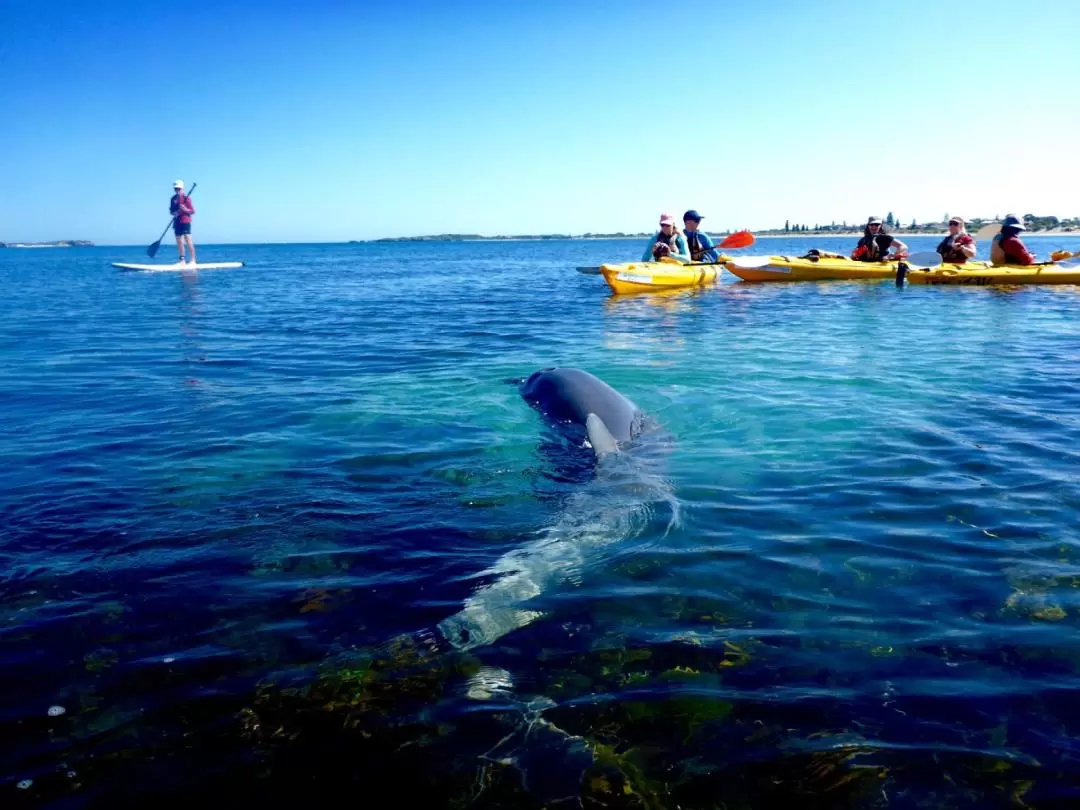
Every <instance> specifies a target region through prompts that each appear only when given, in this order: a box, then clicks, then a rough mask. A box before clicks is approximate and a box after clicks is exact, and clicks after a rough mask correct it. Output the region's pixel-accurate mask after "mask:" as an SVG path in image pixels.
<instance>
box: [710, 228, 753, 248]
mask: <svg viewBox="0 0 1080 810" xmlns="http://www.w3.org/2000/svg"><path fill="white" fill-rule="evenodd" d="M752 244H754V235H753V234H752V233H750V231H735V233H733V234H731V236H729V237H727V238H726V239H725V240H724V241H723V242H721V243H720V244H719V245H717V247H718V248H728V249H731V250H738V249H739V248H744V247H750V246H751V245H752Z"/></svg>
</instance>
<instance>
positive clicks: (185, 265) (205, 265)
mask: <svg viewBox="0 0 1080 810" xmlns="http://www.w3.org/2000/svg"><path fill="white" fill-rule="evenodd" d="M112 266H113V267H118V268H120V269H121V270H224V269H226V268H229V267H243V266H244V263H243V262H200V263H199V264H191V263H190V262H177V263H176V264H125V263H124V262H113V263H112Z"/></svg>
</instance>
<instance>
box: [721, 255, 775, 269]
mask: <svg viewBox="0 0 1080 810" xmlns="http://www.w3.org/2000/svg"><path fill="white" fill-rule="evenodd" d="M768 263H769V257H768V256H740V257H739V258H737V259H732V260H731V261H730V262H728V264H733V265H735V266H736V267H740V268H742V269H743V270H753V269H754V268H755V267H765V266H766V265H767V264H768Z"/></svg>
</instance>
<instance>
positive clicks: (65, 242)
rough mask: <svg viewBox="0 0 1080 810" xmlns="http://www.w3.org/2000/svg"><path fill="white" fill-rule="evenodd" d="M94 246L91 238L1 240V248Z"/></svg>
mask: <svg viewBox="0 0 1080 810" xmlns="http://www.w3.org/2000/svg"><path fill="white" fill-rule="evenodd" d="M6 247H8V248H48V247H94V243H93V242H91V241H90V240H89V239H61V240H59V241H56V242H0V248H6Z"/></svg>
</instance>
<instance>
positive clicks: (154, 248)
mask: <svg viewBox="0 0 1080 810" xmlns="http://www.w3.org/2000/svg"><path fill="white" fill-rule="evenodd" d="M197 185H199V184H198V183H192V184H191V191H189V192H188V193H187V194H186V195H185V196H187V197H190V196H191V195H192V194H194V193H195V187H196V186H197ZM175 221H176V217H173V218H172V219H170V220H169V224H168V225H166V226H165V230H163V231H162V232H161V236H159V237H158V240H157V241H156V242H154V244H152V245H151V246H150V247H148V248H147V249H146V255H147V256H149V257H150V258H151V259H152V258H154V257H155V256H157V252H158V249H159V248H160V247H161V240H162V239H164V238H165V234H167V233H168V232H169V228H171V227H172V224H173V222H175Z"/></svg>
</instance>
